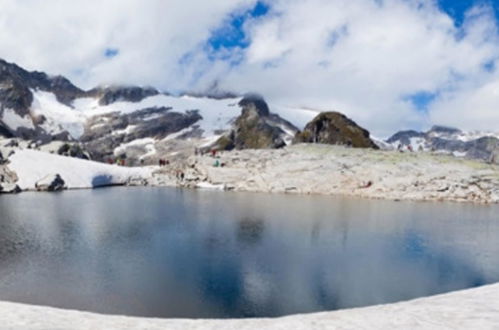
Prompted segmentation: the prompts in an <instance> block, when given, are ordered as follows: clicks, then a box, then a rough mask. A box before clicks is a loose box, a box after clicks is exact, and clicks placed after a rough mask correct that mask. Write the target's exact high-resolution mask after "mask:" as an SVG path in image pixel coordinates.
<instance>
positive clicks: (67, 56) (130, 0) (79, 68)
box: [0, 0, 255, 88]
mask: <svg viewBox="0 0 499 330" xmlns="http://www.w3.org/2000/svg"><path fill="white" fill-rule="evenodd" d="M254 2H255V1H254V0H217V1H196V0H126V1H124V0H105V1H101V0H71V1H67V0H44V1H38V0H23V1H18V0H0V31H1V33H0V57H2V58H5V59H6V60H9V61H14V62H16V63H18V64H19V65H21V66H24V67H26V68H28V69H31V70H43V71H47V72H50V73H54V74H59V73H60V74H64V75H66V76H68V77H69V78H71V79H72V80H74V81H75V82H76V83H78V84H80V85H83V86H84V87H92V86H93V85H95V84H99V83H111V82H124V83H135V84H150V85H155V86H158V87H163V88H166V87H171V86H173V85H177V86H178V88H182V87H185V86H183V85H184V84H185V83H186V82H188V81H189V79H190V77H188V76H187V75H185V76H183V75H181V74H182V72H180V71H179V70H180V69H179V65H178V61H179V60H180V59H181V58H182V56H183V55H184V54H185V53H186V52H189V51H190V50H192V49H195V48H196V47H198V46H199V44H200V43H203V42H204V41H205V40H206V39H207V38H208V37H209V36H210V33H211V31H212V30H213V29H215V28H217V27H218V26H219V25H220V24H221V22H222V21H223V20H224V19H225V18H226V17H227V16H228V15H229V14H230V13H231V12H233V11H235V10H239V9H240V8H243V7H250V6H251V5H252V4H253V3H254ZM107 48H113V49H118V50H119V54H118V56H116V57H114V58H112V59H109V58H106V57H105V56H104V54H105V51H106V49H107Z"/></svg>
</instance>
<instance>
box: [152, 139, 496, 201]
mask: <svg viewBox="0 0 499 330" xmlns="http://www.w3.org/2000/svg"><path fill="white" fill-rule="evenodd" d="M179 173H183V174H184V176H183V179H182V178H180V177H179V175H178V174H179ZM148 183H149V184H150V185H153V186H180V187H190V188H213V189H221V190H231V191H247V192H264V193H296V194H321V195H343V196H352V197H362V198H372V199H390V200H412V201H452V202H472V203H481V204H492V203H498V202H499V166H497V165H490V164H486V163H482V162H478V161H471V160H464V159H458V158H455V157H452V156H446V155H440V154H432V153H408V152H406V153H401V152H397V151H380V150H372V149H353V148H345V147H341V146H331V145H320V144H300V145H294V146H290V147H287V148H284V149H279V150H241V151H232V152H222V153H219V154H217V156H216V157H213V156H211V155H204V156H192V157H190V158H188V159H187V160H186V161H184V162H181V163H176V164H172V165H171V166H169V167H164V168H160V169H156V170H155V171H154V172H153V177H152V179H150V180H149V181H148Z"/></svg>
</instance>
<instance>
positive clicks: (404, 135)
mask: <svg viewBox="0 0 499 330" xmlns="http://www.w3.org/2000/svg"><path fill="white" fill-rule="evenodd" d="M386 143H388V145H390V146H391V148H393V149H401V150H404V149H410V150H412V151H427V152H428V151H431V152H437V153H445V154H450V155H453V156H458V157H465V158H469V159H477V160H481V161H485V162H489V163H495V164H499V134H495V133H491V132H465V131H461V130H459V129H457V128H453V127H446V126H433V127H432V128H431V129H430V130H428V131H427V132H418V131H414V130H409V131H400V132H397V133H396V134H394V135H393V136H391V137H390V138H389V139H387V140H386Z"/></svg>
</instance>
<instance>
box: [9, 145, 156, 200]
mask: <svg viewBox="0 0 499 330" xmlns="http://www.w3.org/2000/svg"><path fill="white" fill-rule="evenodd" d="M9 161H10V163H9V164H8V167H9V169H10V170H12V171H14V172H15V173H16V174H17V176H18V178H19V181H18V182H17V185H18V186H19V187H20V188H21V189H22V190H34V189H35V184H36V183H37V182H38V181H40V180H42V179H44V178H46V177H47V176H50V175H55V174H59V175H60V176H61V177H62V179H63V180H64V181H65V185H66V187H67V188H68V189H78V188H93V187H99V186H108V185H120V184H125V183H127V182H129V181H130V180H133V179H147V178H149V177H150V176H151V173H152V170H153V169H152V168H146V167H143V168H132V167H119V166H117V165H107V164H102V163H97V162H92V161H87V160H81V159H76V158H71V157H63V156H58V155H53V154H49V153H46V152H41V151H35V150H29V149H26V150H18V151H16V152H15V153H14V155H12V156H11V157H9Z"/></svg>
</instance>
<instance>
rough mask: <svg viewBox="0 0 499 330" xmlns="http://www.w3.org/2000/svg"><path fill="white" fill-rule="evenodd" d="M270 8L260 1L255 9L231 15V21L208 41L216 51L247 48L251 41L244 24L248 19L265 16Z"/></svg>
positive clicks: (215, 32)
mask: <svg viewBox="0 0 499 330" xmlns="http://www.w3.org/2000/svg"><path fill="white" fill-rule="evenodd" d="M269 8H270V7H269V5H267V4H266V3H265V2H263V1H258V2H257V3H256V4H255V6H254V7H253V8H250V9H247V10H246V11H243V12H242V13H234V14H232V15H230V19H229V21H228V22H225V23H224V25H223V26H222V27H221V28H220V29H217V30H216V31H214V32H213V34H212V37H211V38H210V39H209V40H208V43H209V45H210V46H211V47H212V48H213V49H214V50H220V49H221V48H234V47H240V48H247V47H248V46H249V40H248V39H247V37H246V35H245V33H244V23H245V22H246V21H247V20H248V19H255V18H258V17H261V16H265V15H266V14H267V13H268V11H269Z"/></svg>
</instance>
